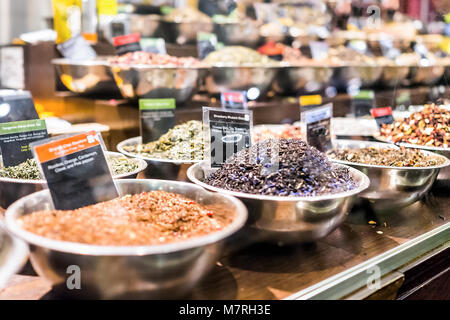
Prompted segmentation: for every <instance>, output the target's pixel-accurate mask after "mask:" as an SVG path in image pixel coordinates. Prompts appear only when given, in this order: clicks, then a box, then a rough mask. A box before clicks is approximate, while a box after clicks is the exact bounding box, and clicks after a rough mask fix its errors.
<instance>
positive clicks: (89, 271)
mask: <svg viewBox="0 0 450 320" xmlns="http://www.w3.org/2000/svg"><path fill="white" fill-rule="evenodd" d="M116 183H117V187H118V189H119V191H120V194H121V195H125V194H136V193H140V192H145V191H152V190H163V191H167V192H173V193H178V194H181V195H183V196H185V197H187V198H190V199H192V200H195V201H197V202H198V203H201V204H220V205H223V206H226V207H227V208H228V209H229V210H230V211H229V212H231V213H234V217H233V218H234V219H233V221H232V222H231V223H230V224H229V225H228V226H227V227H225V228H224V229H223V230H220V231H217V232H214V233H212V234H209V235H206V236H200V237H197V238H192V239H189V240H185V241H180V242H176V243H169V244H162V245H148V246H99V245H88V244H81V243H75V242H66V241H57V240H52V239H49V238H44V237H41V236H38V235H35V234H32V233H30V232H27V231H25V230H24V229H22V227H21V226H20V224H19V223H18V222H17V219H18V218H20V217H21V216H23V215H26V214H29V213H32V212H35V211H38V210H43V209H49V208H51V199H50V193H49V192H48V190H43V191H40V192H36V193H33V194H31V195H28V196H27V197H25V198H22V199H20V200H18V201H17V202H15V203H13V204H12V205H11V206H10V207H9V208H8V210H7V212H6V216H5V222H6V226H7V228H8V230H9V231H10V232H11V233H12V234H13V235H14V236H16V237H18V238H20V239H22V240H25V241H26V242H27V243H28V244H29V245H30V251H31V253H30V260H31V263H32V265H33V267H34V269H35V270H36V272H37V273H38V274H39V275H40V276H42V277H44V278H46V279H47V280H49V281H50V282H51V283H53V284H54V285H56V286H58V285H61V286H63V287H64V285H65V283H66V281H67V278H68V277H69V276H70V274H68V273H67V270H68V267H69V266H73V265H75V266H78V267H79V268H80V273H81V290H70V291H69V294H70V293H72V294H74V293H76V294H77V295H79V296H82V297H100V298H114V297H120V298H130V297H136V296H138V297H145V298H153V299H159V298H170V299H174V298H176V297H180V296H182V295H183V294H185V293H186V292H187V291H189V289H191V288H192V287H193V286H194V285H195V284H197V283H198V281H199V280H200V279H201V278H202V277H203V276H204V275H205V274H206V273H207V271H209V269H210V268H211V267H212V266H214V264H215V262H216V261H217V259H218V257H220V254H221V252H222V245H223V242H224V240H225V239H226V238H228V237H229V236H231V235H232V234H234V233H235V232H236V231H238V230H239V229H240V228H241V227H242V226H243V225H244V223H245V221H246V219H247V210H246V208H245V206H244V205H243V204H242V203H241V202H240V201H239V200H237V199H235V198H233V197H230V196H226V195H220V194H217V193H212V192H207V191H205V190H204V189H202V188H200V187H198V186H195V185H193V184H190V183H184V182H175V181H167V180H143V179H142V180H141V179H139V180H119V181H117V182H116ZM218 214H219V213H218ZM222 214H225V213H222ZM227 214H228V211H227ZM77 291H78V292H77Z"/></svg>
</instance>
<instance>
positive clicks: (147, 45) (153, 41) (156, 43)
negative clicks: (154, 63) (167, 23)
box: [139, 38, 167, 54]
mask: <svg viewBox="0 0 450 320" xmlns="http://www.w3.org/2000/svg"><path fill="white" fill-rule="evenodd" d="M139 44H140V46H141V49H142V50H143V51H145V52H151V53H158V54H167V50H166V42H165V40H164V39H163V38H142V39H141V41H140V42H139Z"/></svg>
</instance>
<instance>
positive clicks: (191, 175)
mask: <svg viewBox="0 0 450 320" xmlns="http://www.w3.org/2000/svg"><path fill="white" fill-rule="evenodd" d="M202 164H203V165H206V164H207V161H202V162H200V163H197V164H194V165H193V166H191V167H190V168H189V169H188V170H187V176H188V178H189V180H190V181H192V182H193V183H195V184H197V185H199V186H201V187H203V188H205V189H207V190H210V191H214V192H218V193H220V194H224V195H229V196H233V197H237V198H244V199H251V200H260V201H276V202H298V201H308V202H314V201H324V200H333V199H339V198H344V197H350V196H353V195H356V194H358V193H360V192H362V191H364V190H365V189H367V188H368V187H369V184H370V180H369V177H367V176H366V175H365V174H364V173H362V172H361V171H359V170H357V169H354V168H352V167H349V166H346V165H343V164H336V165H338V166H340V167H345V168H347V169H348V170H349V172H350V173H351V175H352V177H355V176H359V177H360V178H361V181H360V183H359V185H358V186H357V187H356V188H355V189H352V190H349V191H345V192H337V193H330V194H326V195H321V196H304V197H293V196H265V195H258V194H251V193H244V192H237V191H230V190H226V189H222V188H217V187H213V186H210V185H209V184H207V183H204V182H203V181H200V180H198V179H197V178H196V177H195V172H196V171H198V170H203V169H202Z"/></svg>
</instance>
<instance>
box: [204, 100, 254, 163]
mask: <svg viewBox="0 0 450 320" xmlns="http://www.w3.org/2000/svg"><path fill="white" fill-rule="evenodd" d="M203 112H204V114H203V123H205V125H206V127H207V128H208V129H209V141H208V142H209V148H210V150H209V153H210V162H211V167H212V168H217V167H220V166H221V165H222V164H223V163H224V162H225V161H226V159H228V158H229V157H231V156H232V155H233V154H235V153H236V152H239V151H240V150H242V149H243V148H249V147H250V146H251V127H252V122H253V119H252V112H251V111H248V110H247V111H225V110H219V109H212V108H207V107H204V108H203Z"/></svg>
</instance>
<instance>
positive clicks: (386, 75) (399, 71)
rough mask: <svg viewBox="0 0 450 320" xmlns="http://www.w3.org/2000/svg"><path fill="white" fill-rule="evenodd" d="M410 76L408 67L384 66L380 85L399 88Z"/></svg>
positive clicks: (379, 80)
mask: <svg viewBox="0 0 450 320" xmlns="http://www.w3.org/2000/svg"><path fill="white" fill-rule="evenodd" d="M408 74H409V67H408V66H383V72H382V73H381V76H380V79H378V84H380V85H381V86H383V87H389V88H394V87H398V86H400V85H402V83H403V82H404V81H405V79H406V78H407V77H408Z"/></svg>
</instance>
